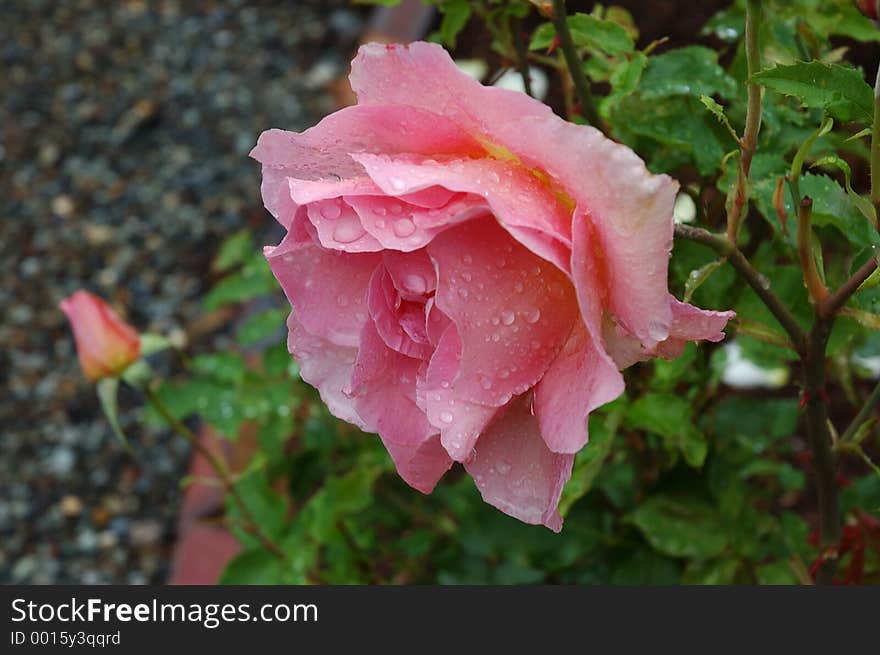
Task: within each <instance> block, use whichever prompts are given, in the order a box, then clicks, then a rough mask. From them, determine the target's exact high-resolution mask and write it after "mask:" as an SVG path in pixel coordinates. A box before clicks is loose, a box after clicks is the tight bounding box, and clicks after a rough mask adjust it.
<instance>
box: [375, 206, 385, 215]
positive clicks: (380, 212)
mask: <svg viewBox="0 0 880 655" xmlns="http://www.w3.org/2000/svg"><path fill="white" fill-rule="evenodd" d="M373 213H374V214H375V215H376V216H385V215H386V214H387V213H388V210H387V209H385V208H384V207H382V206H381V205H379V206H378V207H373Z"/></svg>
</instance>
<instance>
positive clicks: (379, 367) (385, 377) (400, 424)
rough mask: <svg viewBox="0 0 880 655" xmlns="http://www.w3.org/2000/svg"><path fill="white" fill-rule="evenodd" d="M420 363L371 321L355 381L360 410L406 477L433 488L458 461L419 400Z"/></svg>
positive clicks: (419, 485) (413, 483) (363, 338)
mask: <svg viewBox="0 0 880 655" xmlns="http://www.w3.org/2000/svg"><path fill="white" fill-rule="evenodd" d="M419 364H420V363H419V362H418V361H417V360H414V359H412V358H410V357H406V356H404V355H401V354H400V353H398V352H395V351H394V350H392V349H390V348H388V347H387V346H386V345H385V343H384V342H383V341H382V339H381V338H380V337H379V334H378V332H377V331H376V329H375V327H374V326H373V323H372V322H370V321H368V322H367V323H366V324H365V325H364V329H363V332H362V335H361V344H360V349H359V351H358V355H357V361H356V362H355V365H354V372H353V375H352V380H351V385H352V395H353V396H354V397H355V409H356V410H357V413H358V415H359V416H360V417H361V418H362V419H363V421H364V423H366V424H368V425H370V426H372V429H373V430H374V431H375V432H377V433H378V434H379V436H380V437H381V438H382V443H384V444H385V447H386V448H387V449H388V452H389V453H390V454H391V457H392V459H394V462H395V465H396V466H397V469H398V473H400V476H401V477H402V478H403V479H404V480H406V481H407V483H408V484H410V485H411V486H413V487H415V488H416V489H418V490H419V491H423V492H424V493H429V492H430V491H431V489H433V488H434V485H435V484H437V481H438V480H439V479H440V477H442V475H443V474H444V473H445V472H446V471H447V470H448V469H449V467H450V466H451V465H452V460H451V459H449V456H448V455H446V452H445V451H444V450H443V448H441V447H439V445H440V444H439V435H438V431H437V430H436V429H435V428H434V427H432V426H431V425H430V423H428V421H427V419H426V418H425V414H424V412H422V410H421V409H419V408H418V406H417V405H416V403H415V388H416V376H417V375H418V369H419Z"/></svg>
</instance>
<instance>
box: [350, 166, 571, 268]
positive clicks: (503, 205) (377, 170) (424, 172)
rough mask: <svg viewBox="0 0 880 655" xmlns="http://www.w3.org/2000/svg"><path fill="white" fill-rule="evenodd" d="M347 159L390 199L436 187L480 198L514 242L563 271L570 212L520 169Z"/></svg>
mask: <svg viewBox="0 0 880 655" xmlns="http://www.w3.org/2000/svg"><path fill="white" fill-rule="evenodd" d="M352 156H353V157H354V159H356V160H357V161H358V162H360V163H361V164H362V165H363V166H364V168H365V169H366V171H367V173H368V174H369V176H370V177H371V178H372V179H373V181H374V182H375V183H376V184H377V185H378V186H379V188H381V189H382V190H383V191H385V192H386V193H387V194H389V195H392V196H394V195H399V194H404V193H412V192H416V191H419V190H422V189H426V188H429V187H430V186H432V185H442V186H443V187H444V188H446V189H449V190H451V191H459V192H462V193H467V194H469V195H471V196H479V197H482V198H485V200H486V203H487V204H488V206H489V208H490V209H491V210H492V213H493V214H494V215H495V216H496V218H497V219H498V221H499V222H500V223H501V225H503V226H504V227H505V229H507V230H508V231H509V232H510V233H511V234H512V235H513V236H514V237H515V238H516V239H517V240H519V241H520V242H521V243H523V244H524V245H525V246H526V247H527V248H529V249H530V250H531V251H532V252H534V253H536V254H538V255H540V256H541V257H544V258H545V259H547V260H548V261H551V262H553V263H554V264H556V265H557V266H558V267H559V268H560V269H561V270H563V271H567V270H568V269H569V251H570V246H571V211H570V209H568V208H566V207H565V205H564V204H562V202H561V201H560V200H559V199H558V197H557V196H556V195H554V193H553V191H552V190H551V189H550V188H549V187H547V186H546V185H545V184H543V183H542V182H541V181H540V179H539V178H538V177H536V176H535V175H534V174H532V173H531V172H529V171H527V170H526V169H524V168H523V167H522V166H517V165H516V164H514V163H511V162H504V161H499V160H497V159H491V158H485V157H484V158H482V159H455V160H442V161H438V160H435V159H425V158H422V157H412V156H396V157H392V156H389V155H385V154H381V155H376V154H369V153H359V154H355V155H352ZM396 225H397V224H395V227H396ZM406 231H407V233H408V234H407V236H408V235H409V234H411V231H413V232H414V231H415V225H414V224H413V223H412V222H411V221H408V224H407V230H406ZM398 236H401V235H400V233H399V232H398ZM377 237H378V238H379V239H380V240H383V239H382V237H380V236H379V235H377ZM383 243H385V241H383ZM424 243H425V241H424V239H419V240H418V241H416V243H415V244H414V245H415V246H417V247H421V246H423V245H424ZM394 247H397V246H396V245H395V246H394Z"/></svg>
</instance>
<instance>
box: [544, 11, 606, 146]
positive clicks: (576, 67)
mask: <svg viewBox="0 0 880 655" xmlns="http://www.w3.org/2000/svg"><path fill="white" fill-rule="evenodd" d="M566 18H567V16H566V13H565V0H553V25H554V26H555V27H556V34H557V35H558V36H559V45H560V47H561V49H562V54H563V56H564V57H565V63H566V66H568V73H569V76H570V77H571V81H572V82H573V83H574V89H575V93H577V97H578V102H579V103H580V106H581V115H582V116H583V117H584V118H585V119H587V122H588V123H589V124H590V125H592V126H593V127H597V128H599V129H601V127H602V123H601V121H600V120H599V113H598V112H597V111H596V106H595V104H594V103H593V95H592V93H591V92H590V81H589V80H588V79H587V76H586V74H584V69H583V68H582V67H581V59H580V57H578V54H577V50H576V49H575V47H574V41H572V38H571V31H570V30H569V29H568V21H567V20H566Z"/></svg>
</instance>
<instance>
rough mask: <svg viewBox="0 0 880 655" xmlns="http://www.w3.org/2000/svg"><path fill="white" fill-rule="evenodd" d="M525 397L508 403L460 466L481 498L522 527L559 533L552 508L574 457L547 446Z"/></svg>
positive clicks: (560, 523) (556, 518)
mask: <svg viewBox="0 0 880 655" xmlns="http://www.w3.org/2000/svg"><path fill="white" fill-rule="evenodd" d="M529 405H530V398H529V396H528V395H524V396H520V397H518V398H516V399H515V400H513V401H512V402H511V403H510V404H509V405H508V406H507V407H505V408H504V410H503V413H501V415H500V416H499V417H498V418H497V419H496V420H495V422H493V423H492V424H491V425H490V426H489V427H488V428H487V430H486V431H485V432H483V434H482V436H480V440H479V441H478V442H477V448H476V454H475V455H474V457H473V459H472V460H470V461H468V462H466V463H465V465H464V466H465V469H467V472H468V473H469V474H470V475H471V477H473V479H474V482H475V483H476V485H477V488H478V489H479V490H480V493H481V494H482V496H483V500H484V501H486V502H487V503H489V504H490V505H494V506H495V507H497V508H498V509H500V510H501V511H502V512H504V513H505V514H509V515H510V516H513V517H514V518H517V519H519V520H520V521H523V522H525V523H532V524H541V523H543V524H544V525H546V526H547V527H548V528H550V529H551V530H553V531H554V532H559V531H560V530H561V529H562V517H561V516H560V515H559V511H558V510H557V509H556V507H557V505H558V504H559V497H560V495H561V494H562V488H563V486H565V483H566V482H567V481H568V479H569V478H570V477H571V466H572V463H573V462H574V455H561V454H558V453H554V452H552V451H551V450H549V449H548V448H547V445H546V444H545V443H544V440H543V439H542V438H541V434H540V429H539V427H538V420H537V419H536V418H535V417H534V416H532V415H531V413H530V411H529Z"/></svg>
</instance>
